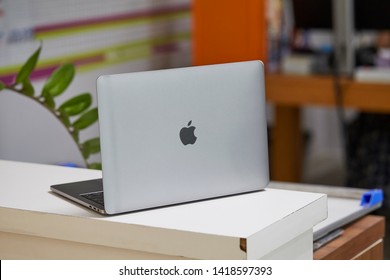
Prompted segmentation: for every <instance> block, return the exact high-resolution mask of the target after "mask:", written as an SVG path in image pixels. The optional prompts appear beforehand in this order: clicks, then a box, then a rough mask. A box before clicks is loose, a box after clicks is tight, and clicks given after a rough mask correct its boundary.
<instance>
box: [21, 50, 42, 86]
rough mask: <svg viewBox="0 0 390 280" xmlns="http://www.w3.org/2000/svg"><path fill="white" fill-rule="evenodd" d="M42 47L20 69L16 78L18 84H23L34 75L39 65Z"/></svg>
mask: <svg viewBox="0 0 390 280" xmlns="http://www.w3.org/2000/svg"><path fill="white" fill-rule="evenodd" d="M41 49H42V46H40V47H39V48H38V49H37V50H36V51H35V52H34V53H33V54H32V56H30V57H29V59H28V60H27V61H26V63H25V64H24V65H23V66H22V68H21V69H20V71H19V73H18V75H17V76H16V83H17V84H21V83H23V82H24V81H25V80H26V79H27V78H28V77H29V76H30V74H31V73H32V71H33V70H34V68H35V66H36V65H37V62H38V58H39V54H40V53H41Z"/></svg>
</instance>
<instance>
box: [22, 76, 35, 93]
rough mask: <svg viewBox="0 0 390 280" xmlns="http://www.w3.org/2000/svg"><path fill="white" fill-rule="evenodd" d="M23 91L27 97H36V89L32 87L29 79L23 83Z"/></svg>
mask: <svg viewBox="0 0 390 280" xmlns="http://www.w3.org/2000/svg"><path fill="white" fill-rule="evenodd" d="M22 91H23V93H25V94H26V95H29V96H33V95H34V93H35V90H34V87H33V86H32V84H31V82H30V80H29V79H25V80H24V81H23V89H22Z"/></svg>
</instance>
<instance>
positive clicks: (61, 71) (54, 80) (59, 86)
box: [42, 64, 75, 97]
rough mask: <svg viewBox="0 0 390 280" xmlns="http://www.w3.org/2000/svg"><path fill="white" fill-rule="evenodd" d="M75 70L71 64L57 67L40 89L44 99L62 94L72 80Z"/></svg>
mask: <svg viewBox="0 0 390 280" xmlns="http://www.w3.org/2000/svg"><path fill="white" fill-rule="evenodd" d="M74 74H75V68H74V66H73V65H72V64H64V65H62V66H60V67H58V68H57V69H56V70H55V71H54V72H53V73H52V74H51V76H50V77H49V79H47V81H46V83H45V85H44V86H43V89H42V95H43V96H44V97H46V96H48V95H50V96H53V97H54V96H58V95H60V94H61V93H63V92H64V91H65V90H66V89H67V87H68V86H69V85H70V83H71V82H72V80H73V77H74Z"/></svg>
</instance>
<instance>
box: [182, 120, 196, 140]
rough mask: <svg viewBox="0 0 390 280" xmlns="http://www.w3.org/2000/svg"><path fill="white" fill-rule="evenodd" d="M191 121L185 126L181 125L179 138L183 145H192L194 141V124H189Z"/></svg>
mask: <svg viewBox="0 0 390 280" xmlns="http://www.w3.org/2000/svg"><path fill="white" fill-rule="evenodd" d="M191 123H192V121H190V122H189V123H188V124H187V127H183V128H182V129H181V130H180V140H181V142H182V143H183V144H184V145H188V144H191V145H193V144H194V143H195V142H196V139H197V137H196V136H195V133H194V131H195V128H196V127H195V126H191Z"/></svg>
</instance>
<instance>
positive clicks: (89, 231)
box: [0, 160, 327, 259]
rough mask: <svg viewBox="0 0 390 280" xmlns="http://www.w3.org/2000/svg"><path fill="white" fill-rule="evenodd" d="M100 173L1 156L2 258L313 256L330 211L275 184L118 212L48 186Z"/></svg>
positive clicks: (313, 196) (323, 202) (320, 199)
mask: <svg viewBox="0 0 390 280" xmlns="http://www.w3.org/2000/svg"><path fill="white" fill-rule="evenodd" d="M101 176H102V173H101V172H100V171H97V170H87V169H81V168H67V167H59V166H50V165H41V164H29V163H20V162H11V161H1V160H0V259H312V257H313V227H314V225H316V224H318V223H319V222H320V221H322V220H324V219H325V218H326V216H327V199H326V195H324V194H318V193H309V192H297V191H288V190H277V189H266V190H264V191H261V192H255V193H251V194H245V195H236V196H231V197H226V198H220V199H213V200H207V201H202V202H197V203H188V204H183V205H179V206H172V207H165V208H160V209H155V210H149V211H140V212H136V213H130V214H122V215H115V216H102V215H99V214H97V213H95V212H93V211H91V210H89V209H88V208H85V207H82V206H79V205H77V204H75V203H71V202H69V201H68V200H65V199H63V198H61V197H58V196H57V195H55V194H53V193H51V192H50V191H49V190H50V185H52V184H59V183H65V182H72V181H79V180H89V179H94V178H99V177H101ZM274 184H276V185H277V183H274Z"/></svg>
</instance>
